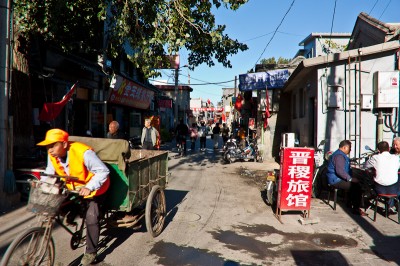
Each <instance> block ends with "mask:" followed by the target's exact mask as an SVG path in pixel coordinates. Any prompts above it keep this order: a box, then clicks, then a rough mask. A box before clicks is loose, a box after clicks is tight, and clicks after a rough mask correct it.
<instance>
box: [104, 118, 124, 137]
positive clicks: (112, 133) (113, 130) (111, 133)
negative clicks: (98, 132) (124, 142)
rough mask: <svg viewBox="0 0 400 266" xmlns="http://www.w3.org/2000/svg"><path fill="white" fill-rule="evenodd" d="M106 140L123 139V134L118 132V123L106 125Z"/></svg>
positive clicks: (112, 122)
mask: <svg viewBox="0 0 400 266" xmlns="http://www.w3.org/2000/svg"><path fill="white" fill-rule="evenodd" d="M107 138H108V139H125V134H124V133H123V132H121V131H120V130H119V123H118V122H117V121H111V122H110V124H109V125H108V133H107Z"/></svg>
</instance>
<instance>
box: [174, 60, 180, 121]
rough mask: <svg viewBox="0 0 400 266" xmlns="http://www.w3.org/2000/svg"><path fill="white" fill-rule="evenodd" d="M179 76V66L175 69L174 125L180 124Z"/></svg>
mask: <svg viewBox="0 0 400 266" xmlns="http://www.w3.org/2000/svg"><path fill="white" fill-rule="evenodd" d="M178 78H179V66H178V67H177V68H176V69H175V97H174V98H175V106H174V127H175V128H176V126H177V125H178Z"/></svg>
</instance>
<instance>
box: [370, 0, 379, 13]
mask: <svg viewBox="0 0 400 266" xmlns="http://www.w3.org/2000/svg"><path fill="white" fill-rule="evenodd" d="M378 1H379V0H376V1H375V4H374V6H373V7H372V8H371V10H370V11H369V12H368V15H370V14H371V12H372V10H374V8H375V6H376V4H377V3H378Z"/></svg>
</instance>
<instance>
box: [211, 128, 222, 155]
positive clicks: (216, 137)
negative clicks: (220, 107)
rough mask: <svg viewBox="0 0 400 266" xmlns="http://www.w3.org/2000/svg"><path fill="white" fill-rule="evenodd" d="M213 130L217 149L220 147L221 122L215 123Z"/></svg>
mask: <svg viewBox="0 0 400 266" xmlns="http://www.w3.org/2000/svg"><path fill="white" fill-rule="evenodd" d="M212 132H213V141H214V149H215V150H216V149H218V141H219V134H220V133H221V129H220V127H219V123H216V124H215V126H214V128H213V131H212Z"/></svg>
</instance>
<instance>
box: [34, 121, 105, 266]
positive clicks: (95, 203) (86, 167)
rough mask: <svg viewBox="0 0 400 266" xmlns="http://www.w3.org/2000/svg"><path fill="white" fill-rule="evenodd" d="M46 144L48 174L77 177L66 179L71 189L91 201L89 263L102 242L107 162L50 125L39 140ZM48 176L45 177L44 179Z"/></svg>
mask: <svg viewBox="0 0 400 266" xmlns="http://www.w3.org/2000/svg"><path fill="white" fill-rule="evenodd" d="M37 145H38V146H46V149H47V153H48V159H47V167H46V170H45V174H55V175H59V176H72V177H77V178H78V180H67V183H66V186H67V188H68V189H70V190H79V195H81V196H83V197H84V198H85V199H86V200H87V201H88V209H87V212H86V251H85V254H84V255H83V257H82V260H81V264H82V265H90V264H91V263H92V262H94V260H95V259H96V256H97V246H98V242H99V235H100V226H99V213H100V211H99V203H101V202H102V201H103V200H104V196H105V192H106V191H107V189H108V187H109V185H110V179H109V176H108V175H109V173H110V171H109V170H108V168H107V166H106V165H105V164H104V163H103V162H102V161H101V160H100V159H99V157H97V155H96V153H95V152H94V151H93V150H92V148H91V147H89V146H87V145H85V144H83V143H79V142H69V141H68V133H67V132H65V131H63V130H61V129H57V128H56V129H50V130H49V131H47V133H46V137H45V140H43V141H42V142H40V143H38V144H37ZM45 178H46V177H45V176H44V177H42V180H43V179H45Z"/></svg>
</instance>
